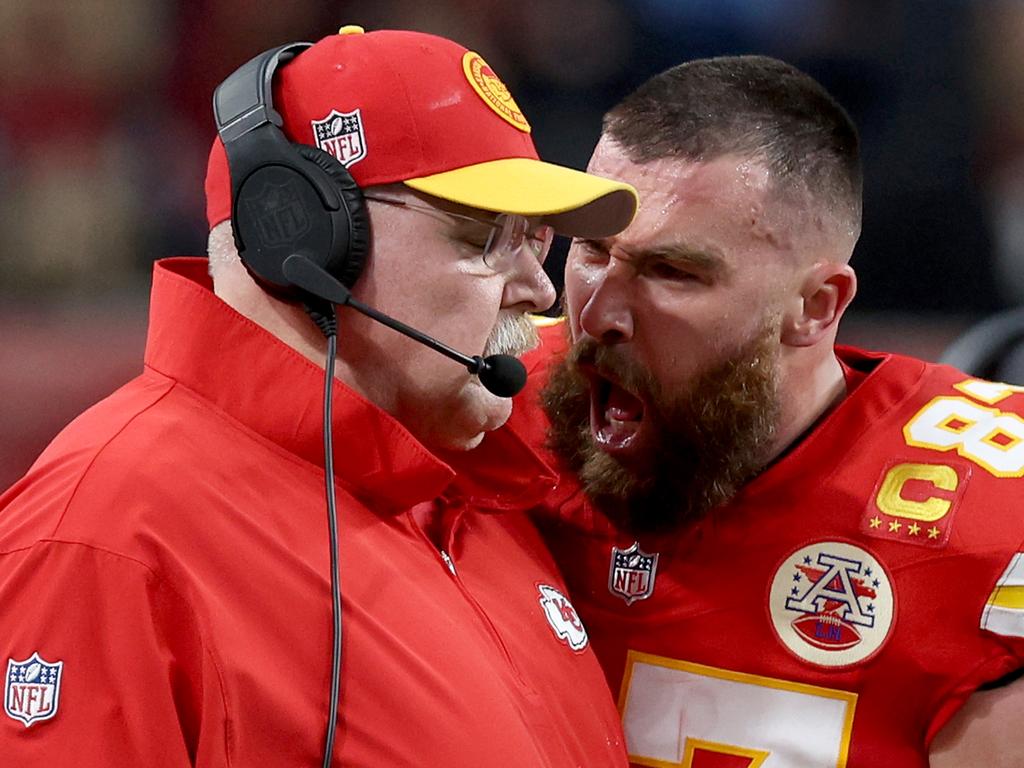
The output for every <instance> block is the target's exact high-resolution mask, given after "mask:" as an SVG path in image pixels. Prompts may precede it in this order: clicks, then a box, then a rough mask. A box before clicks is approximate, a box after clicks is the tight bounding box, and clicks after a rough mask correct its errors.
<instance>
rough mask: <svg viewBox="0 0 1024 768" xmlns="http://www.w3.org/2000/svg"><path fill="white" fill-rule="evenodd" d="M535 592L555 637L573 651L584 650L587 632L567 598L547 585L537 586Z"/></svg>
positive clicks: (587, 640) (587, 639)
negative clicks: (537, 593)
mask: <svg viewBox="0 0 1024 768" xmlns="http://www.w3.org/2000/svg"><path fill="white" fill-rule="evenodd" d="M537 591H538V592H539V593H540V607H541V608H542V609H544V617H545V618H546V619H547V620H548V624H549V625H550V626H551V631H552V632H554V633H555V637H557V638H558V639H559V640H561V641H562V642H563V643H565V644H566V645H568V646H569V647H570V648H572V649H573V650H574V651H582V650H583V649H584V648H586V647H587V643H588V642H589V638H588V637H587V630H586V628H585V627H584V626H583V622H582V621H580V617H579V616H578V615H576V609H575V608H573V607H572V603H570V602H569V598H567V597H566V596H565V595H563V594H562V593H561V591H560V590H558V589H555V587H552V586H550V585H549V584H538V585H537Z"/></svg>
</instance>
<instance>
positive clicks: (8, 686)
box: [4, 653, 64, 728]
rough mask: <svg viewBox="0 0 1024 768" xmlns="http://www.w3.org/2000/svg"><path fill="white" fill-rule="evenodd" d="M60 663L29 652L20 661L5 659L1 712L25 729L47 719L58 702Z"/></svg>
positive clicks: (62, 668)
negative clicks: (5, 670)
mask: <svg viewBox="0 0 1024 768" xmlns="http://www.w3.org/2000/svg"><path fill="white" fill-rule="evenodd" d="M63 671H64V662H63V661H56V662H49V661H46V659H44V658H43V657H42V656H40V655H39V654H38V653H33V654H32V655H31V656H29V657H28V658H27V659H24V660H23V661H15V660H14V659H8V660H7V676H6V677H5V678H4V711H5V712H6V713H7V716H8V717H9V718H11V719H12V720H17V721H18V722H20V723H23V724H24V725H25V727H26V728H28V727H29V726H30V725H32V724H33V723H38V722H42V721H43V720H50V719H51V718H53V716H54V715H56V714H57V705H58V704H59V703H60V682H61V677H62V675H63Z"/></svg>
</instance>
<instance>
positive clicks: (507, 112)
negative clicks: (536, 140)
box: [462, 51, 530, 133]
mask: <svg viewBox="0 0 1024 768" xmlns="http://www.w3.org/2000/svg"><path fill="white" fill-rule="evenodd" d="M462 71H463V72H465V73H466V79H467V80H469V84H470V85H471V86H473V90H474V91H476V92H477V94H478V95H479V96H480V98H481V99H483V100H484V103H485V104H486V105H487V106H488V107H490V108H491V109H493V110H494V111H495V112H496V113H497V114H498V116H500V117H501V119H502V120H504V121H505V122H507V123H508V124H509V125H513V126H515V127H516V128H518V129H519V130H520V131H522V132H523V133H529V132H530V124H529V123H528V122H526V117H525V116H524V115H523V113H522V111H520V109H519V105H518V104H516V101H515V99H513V98H512V94H511V93H509V90H508V87H507V86H506V85H505V84H504V83H503V82H501V78H500V77H498V76H497V75H496V74H494V70H493V69H491V68H490V66H488V64H487V62H486V61H484V60H483V57H482V56H481V55H480V54H479V53H474V52H473V51H466V53H465V55H463V57H462Z"/></svg>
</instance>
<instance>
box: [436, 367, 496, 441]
mask: <svg viewBox="0 0 1024 768" xmlns="http://www.w3.org/2000/svg"><path fill="white" fill-rule="evenodd" d="M451 402H452V406H451V407H449V408H443V409H438V410H437V411H436V416H437V418H436V419H435V420H434V424H433V426H434V429H433V430H432V434H431V439H430V440H429V445H430V446H431V447H434V448H441V449H444V450H453V451H469V450H472V449H473V448H476V447H477V446H478V445H480V443H482V442H483V439H484V436H485V435H486V434H487V433H488V432H491V431H493V430H495V429H500V428H501V427H502V426H503V425H504V424H505V422H506V421H508V419H509V416H511V415H512V400H511V399H510V398H505V397H496V396H494V395H492V394H491V393H490V392H488V391H487V390H485V389H484V388H483V387H482V386H481V385H480V384H479V383H478V382H470V383H469V384H468V385H467V387H466V388H465V389H463V391H462V393H461V396H456V397H453V398H452V400H451Z"/></svg>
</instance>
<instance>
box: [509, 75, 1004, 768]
mask: <svg viewBox="0 0 1024 768" xmlns="http://www.w3.org/2000/svg"><path fill="white" fill-rule="evenodd" d="M589 170H590V171H591V172H592V173H598V174H601V175H604V176H607V177H611V178H614V179H617V180H619V181H624V182H628V183H630V184H632V185H633V186H635V187H636V188H637V190H638V192H639V195H640V211H639V213H638V214H637V217H636V218H635V219H634V221H633V223H632V224H631V225H630V226H629V227H628V228H626V229H625V230H624V231H623V232H621V233H618V234H616V235H613V236H611V237H607V238H595V239H581V238H577V239H576V240H574V242H573V245H572V247H571V250H570V252H569V257H568V261H567V266H566V279H565V286H566V289H565V314H566V317H567V322H566V323H565V324H564V325H562V326H561V327H558V328H549V329H547V330H545V331H544V332H543V333H544V336H545V344H544V347H543V348H542V351H541V352H538V353H536V354H535V355H534V356H533V358H532V360H531V361H530V362H531V367H532V369H533V371H534V372H535V373H538V374H542V375H540V376H536V377H533V378H535V379H536V381H535V382H534V383H533V384H532V386H533V387H534V394H533V395H529V394H527V395H526V397H527V402H529V398H530V397H531V396H536V394H537V393H536V388H538V387H539V386H540V384H541V383H542V382H543V381H547V384H546V387H545V388H544V391H543V404H544V409H545V411H546V414H547V417H548V419H549V421H550V429H549V431H548V425H546V424H545V423H544V422H543V419H542V417H541V414H540V411H539V409H534V411H533V412H532V414H531V413H528V412H527V409H523V408H520V409H517V415H516V417H515V419H516V429H518V430H519V431H520V432H521V433H522V434H524V435H527V436H528V437H529V438H530V439H532V440H533V441H534V442H535V443H540V442H544V441H545V440H546V441H547V444H548V446H549V447H550V449H551V450H552V456H551V458H552V460H553V461H555V462H557V463H558V466H559V467H560V469H561V472H562V476H563V481H562V483H561V484H560V486H559V488H558V490H557V491H556V492H555V493H553V494H552V495H551V496H550V497H549V498H548V500H547V505H546V508H545V510H544V512H543V513H542V517H546V523H545V528H546V538H547V540H548V542H549V544H550V545H551V546H552V548H553V549H554V551H555V553H556V559H557V560H558V561H559V563H560V565H561V567H562V568H563V570H564V571H565V573H566V580H567V584H568V585H569V588H570V592H571V594H572V597H573V600H574V603H575V605H576V607H577V609H578V610H579V612H580V616H581V617H582V618H583V620H584V623H585V624H586V626H587V628H588V630H589V632H590V636H591V638H592V641H593V644H594V647H595V649H596V651H597V652H598V656H599V658H600V660H601V662H602V664H603V666H604V669H605V672H606V674H607V676H608V678H609V682H610V683H611V685H612V688H613V690H617V691H619V708H620V711H621V714H622V718H623V725H624V728H625V733H626V740H627V747H628V750H629V753H630V759H631V761H632V763H633V764H634V765H645V766H653V765H657V766H670V765H671V766H677V765H682V766H704V765H715V766H721V765H729V766H733V765H736V766H740V765H743V766H758V765H764V766H779V767H785V768H796V767H801V768H803V767H807V768H810V767H811V766H814V767H815V768H820V767H821V766H849V767H850V768H856V767H859V766H878V765H884V766H925V765H928V764H929V761H931V764H932V765H933V766H939V765H986V766H994V765H1009V764H1011V763H1012V764H1018V763H1017V762H1013V761H1016V760H1018V759H1019V755H1020V754H1022V753H1024V750H1022V748H1021V742H1022V736H1021V734H1020V732H1019V729H1013V725H1012V724H1013V722H1014V718H1015V717H1016V715H1015V712H1019V711H1020V707H1021V706H1022V704H1024V683H1020V682H1013V680H1014V679H1015V678H1016V676H1017V675H1019V670H1020V669H1021V668H1022V667H1024V599H1022V598H1024V594H1022V593H1024V554H1022V549H1024V548H1022V544H1021V542H1022V540H1024V518H1022V517H1021V515H1020V511H1019V510H1020V499H1021V492H1022V485H1021V479H1020V478H1021V477H1022V476H1024V420H1022V418H1021V414H1024V394H1022V390H1021V388H1015V387H1011V386H1008V385H1005V384H998V383H993V382H985V381H981V380H978V379H974V378H971V377H970V376H968V375H966V374H964V373H961V372H959V371H956V370H954V369H951V368H948V367H940V366H935V365H930V364H927V363H925V362H922V361H919V360H914V359H910V358H907V357H901V356H898V355H893V354H880V353H871V352H865V351H862V350H857V349H853V348H849V347H837V346H836V344H835V340H836V332H837V328H838V323H839V321H840V318H841V317H842V315H843V313H844V311H845V310H846V308H847V307H848V306H849V304H850V302H851V300H852V299H853V297H854V294H855V292H856V276H855V273H854V271H853V269H852V268H851V266H850V264H849V261H850V257H851V254H852V253H853V250H854V245H855V244H856V241H857V238H858V235H859V233H860V227H861V187H862V177H861V169H860V158H859V141H858V137H857V132H856V129H855V127H854V125H853V124H852V122H851V121H850V119H849V117H848V116H847V114H846V113H845V111H844V110H843V109H842V107H841V106H840V105H839V104H838V103H836V101H835V100H834V99H833V98H832V97H831V96H830V95H829V94H828V93H827V92H826V91H825V90H824V89H823V88H822V87H821V86H820V85H819V84H818V83H816V82H815V81H814V80H813V79H812V78H810V77H808V76H807V75H805V74H804V73H802V72H800V71H798V70H796V69H794V68H793V67H791V66H789V65H787V64H785V63H783V62H780V61H777V60H774V59H770V58H765V57H723V58H717V59H709V60H700V61H694V62H690V63H687V64H683V65H681V66H678V67H675V68H673V69H670V70H668V71H666V72H664V73H662V74H660V75H657V76H655V77H654V78H652V79H651V80H650V81H648V82H647V83H646V84H644V85H642V86H641V87H640V88H639V89H638V90H637V91H636V92H634V93H633V94H631V95H630V96H628V97H627V98H626V99H625V100H624V101H623V102H621V103H620V104H619V105H618V106H616V107H615V108H613V109H612V110H611V112H610V113H609V114H608V115H607V116H606V118H605V123H604V131H603V134H602V136H601V139H600V142H599V143H598V146H597V148H596V150H595V152H594V155H593V158H592V160H591V162H590V166H589ZM563 329H564V330H563ZM566 337H567V338H566ZM566 342H568V348H567V351H566V353H565V354H564V355H563V354H560V352H559V350H560V348H561V349H562V350H566V347H565V344H566ZM551 361H554V364H550V363H551ZM531 419H532V420H531ZM1011 683H1012V684H1011Z"/></svg>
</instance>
